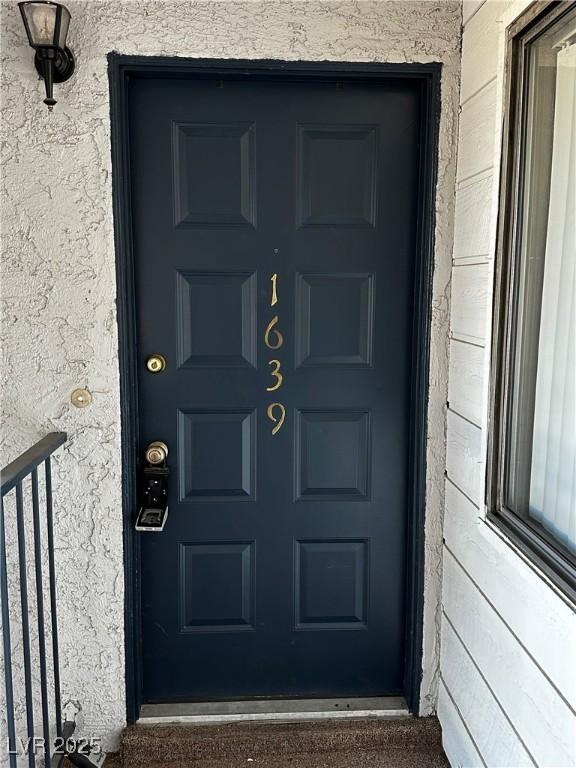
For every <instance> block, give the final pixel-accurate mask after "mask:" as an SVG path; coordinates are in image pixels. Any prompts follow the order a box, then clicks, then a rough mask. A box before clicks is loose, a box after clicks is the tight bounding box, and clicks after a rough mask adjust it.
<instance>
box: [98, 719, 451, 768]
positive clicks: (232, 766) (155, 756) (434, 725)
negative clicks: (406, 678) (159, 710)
mask: <svg viewBox="0 0 576 768" xmlns="http://www.w3.org/2000/svg"><path fill="white" fill-rule="evenodd" d="M128 766H130V768H195V767H199V766H203V767H204V768H237V767H239V766H255V768H257V766H266V768H283V766H290V768H364V767H366V768H448V766H449V763H448V761H447V760H446V757H445V755H444V752H443V750H442V739H441V730H440V725H439V723H438V720H437V719H436V718H421V719H418V718H412V717H402V718H390V719H374V720H372V719H369V720H358V719H351V720H346V721H324V722H299V723H293V722H292V723H248V724H238V723H234V724H225V725H192V726H190V725H164V726H151V725H135V726H130V727H129V728H126V730H125V731H124V733H123V734H122V738H121V749H120V752H119V753H118V754H117V755H109V756H108V758H107V760H106V762H105V768H128Z"/></svg>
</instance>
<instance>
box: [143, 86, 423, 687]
mask: <svg viewBox="0 0 576 768" xmlns="http://www.w3.org/2000/svg"><path fill="white" fill-rule="evenodd" d="M419 124H420V96H419V90H418V85H417V84H415V83H412V82H411V81H408V80H400V79H397V80H394V79H392V78H391V79H390V80H389V81H385V82H379V83H378V84H377V85H372V84H367V83H354V84H345V85H344V87H340V84H336V83H330V82H314V81H307V82H291V81H288V80H287V81H283V82H271V81H262V82H260V81H257V80H256V81H250V82H247V81H240V80H233V79H231V80H230V81H227V80H225V81H222V80H213V81H210V80H201V81H198V80H193V79H166V78H165V79H160V78H158V79H154V78H146V79H141V80H138V79H136V80H134V81H133V82H132V83H131V86H130V135H131V169H132V180H131V181H132V189H131V193H132V215H133V240H134V257H135V265H136V268H135V271H136V300H137V306H136V309H137V323H138V359H139V366H140V367H139V372H138V386H139V428H140V455H141V456H142V455H143V453H144V449H145V447H146V445H147V444H148V443H149V442H151V441H153V440H162V441H164V442H165V443H167V445H168V446H169V450H170V453H169V457H168V464H169V466H170V469H171V477H170V488H169V497H170V498H169V507H170V513H169V517H168V521H167V524H166V527H165V529H164V531H163V532H162V533H160V534H157V533H155V534H151V533H142V534H138V535H139V537H140V546H141V592H142V606H141V613H142V647H143V691H144V699H145V700H146V701H172V700H174V701H176V700H193V699H217V698H242V697H253V696H275V697H280V696H303V697H310V696H350V695H384V694H390V695H394V694H398V693H400V692H401V691H402V687H403V663H404V653H405V648H404V624H405V615H404V614H405V580H406V579H405V577H406V567H407V563H406V525H407V517H408V509H407V499H408V494H407V478H408V466H407V461H408V449H409V425H410V413H411V406H412V404H411V402H410V391H411V385H412V381H411V373H412V372H411V368H410V364H411V358H412V334H411V328H412V320H413V310H414V308H413V301H414V296H413V293H414V263H415V257H416V214H417V201H418V173H419V167H418V166H419ZM152 353H161V354H162V355H164V356H165V357H166V359H167V362H168V364H167V368H166V370H165V371H164V372H162V373H159V374H151V373H150V372H149V371H147V370H146V367H145V360H146V357H147V356H148V355H150V354H152Z"/></svg>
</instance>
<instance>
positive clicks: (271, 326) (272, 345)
mask: <svg viewBox="0 0 576 768" xmlns="http://www.w3.org/2000/svg"><path fill="white" fill-rule="evenodd" d="M277 322H278V315H274V317H273V318H272V320H270V322H269V323H268V328H266V333H265V334H264V343H265V344H266V346H267V347H268V349H280V347H281V346H282V344H284V336H282V334H281V333H280V331H279V330H278V329H277V328H274V326H275V325H276V323H277ZM272 333H273V334H275V336H276V342H275V343H273V342H272V339H271V338H270V334H272Z"/></svg>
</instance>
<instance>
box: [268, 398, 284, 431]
mask: <svg viewBox="0 0 576 768" xmlns="http://www.w3.org/2000/svg"><path fill="white" fill-rule="evenodd" d="M274 411H278V412H279V414H280V415H279V416H275V414H274ZM267 413H268V418H269V419H270V421H273V422H274V424H276V426H275V427H273V428H272V434H273V435H275V434H276V432H278V431H279V430H280V429H282V425H283V424H284V419H285V418H286V408H284V406H283V405H282V403H270V405H269V406H268V411H267Z"/></svg>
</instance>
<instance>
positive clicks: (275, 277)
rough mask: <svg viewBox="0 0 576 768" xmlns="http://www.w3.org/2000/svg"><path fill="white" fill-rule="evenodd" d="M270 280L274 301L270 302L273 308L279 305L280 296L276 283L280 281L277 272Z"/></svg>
mask: <svg viewBox="0 0 576 768" xmlns="http://www.w3.org/2000/svg"><path fill="white" fill-rule="evenodd" d="M270 280H271V281H272V300H271V302H270V306H271V307H273V306H274V304H278V294H277V293H276V282H277V280H278V275H277V274H276V272H274V274H273V275H272V277H271V278H270Z"/></svg>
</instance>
